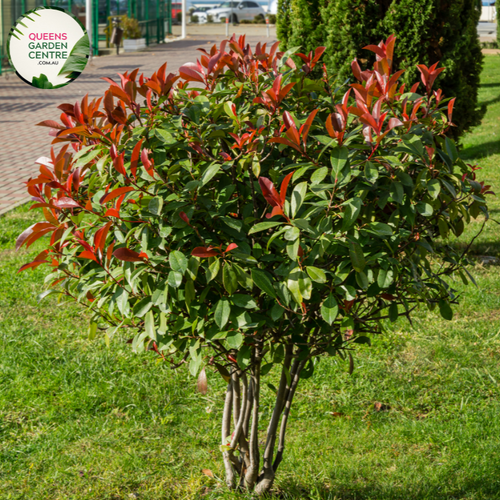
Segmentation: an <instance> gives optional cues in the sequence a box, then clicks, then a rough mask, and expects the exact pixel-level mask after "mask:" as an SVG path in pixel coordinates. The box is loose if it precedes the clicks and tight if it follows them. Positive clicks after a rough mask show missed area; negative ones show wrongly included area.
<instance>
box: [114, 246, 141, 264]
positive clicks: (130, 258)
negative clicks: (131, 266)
mask: <svg viewBox="0 0 500 500" xmlns="http://www.w3.org/2000/svg"><path fill="white" fill-rule="evenodd" d="M113 255H114V256H115V257H116V258H117V259H118V260H123V261H125V262H142V261H143V260H142V258H141V257H139V254H138V253H137V252H134V250H130V248H117V249H116V250H115V251H114V252H113Z"/></svg>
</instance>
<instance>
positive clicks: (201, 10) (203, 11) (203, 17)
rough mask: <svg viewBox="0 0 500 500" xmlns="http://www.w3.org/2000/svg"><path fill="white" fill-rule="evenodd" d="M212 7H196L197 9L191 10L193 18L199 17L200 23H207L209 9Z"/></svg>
mask: <svg viewBox="0 0 500 500" xmlns="http://www.w3.org/2000/svg"><path fill="white" fill-rule="evenodd" d="M211 8H212V7H196V9H195V10H193V12H191V19H193V18H194V17H197V18H198V23H199V24H203V23H206V22H207V21H208V18H207V11H208V10H210V9H211Z"/></svg>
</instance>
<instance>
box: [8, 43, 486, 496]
mask: <svg viewBox="0 0 500 500" xmlns="http://www.w3.org/2000/svg"><path fill="white" fill-rule="evenodd" d="M394 44H395V38H394V37H393V36H391V37H390V38H389V39H388V40H387V41H386V42H385V43H382V42H381V43H380V44H379V45H378V46H375V45H371V46H369V47H367V49H369V50H371V51H373V52H374V53H375V54H376V62H375V64H374V66H373V69H371V70H365V71H361V69H360V68H359V66H358V64H357V62H356V61H355V62H354V63H353V66H352V69H353V74H354V77H355V78H356V79H357V83H354V84H352V85H350V87H349V88H341V89H333V88H332V87H331V86H330V82H331V80H332V79H331V78H330V77H329V75H328V74H327V73H326V71H324V73H323V78H322V79H312V78H311V75H312V74H313V73H314V68H315V66H317V65H318V64H320V62H319V61H320V58H321V55H322V53H323V51H324V48H322V47H320V48H318V49H316V50H315V51H314V52H312V53H310V54H308V55H307V54H297V55H298V57H299V58H300V59H301V60H302V62H303V65H302V66H301V67H300V68H297V67H296V66H295V64H294V62H293V60H292V59H291V57H290V56H291V55H292V52H286V53H282V52H279V51H278V44H274V45H272V46H271V47H268V46H267V45H266V44H263V45H262V44H258V45H257V46H256V47H255V50H252V49H251V48H250V46H249V45H247V44H246V43H245V38H244V37H240V38H239V39H236V38H235V37H234V36H233V38H231V39H230V40H226V41H223V42H222V43H221V45H220V47H217V46H215V45H214V46H213V47H212V48H211V49H210V51H205V50H204V49H200V50H201V57H200V59H199V61H198V62H196V63H188V64H185V65H184V66H182V67H181V68H180V70H179V71H178V73H176V74H169V75H167V74H166V64H164V65H163V66H162V67H161V68H160V69H159V70H158V71H157V72H156V73H154V74H153V75H152V76H151V78H146V77H144V76H143V75H139V74H138V70H135V71H132V72H131V73H124V74H123V75H119V76H120V78H119V80H117V81H116V82H115V81H113V80H110V79H107V80H108V82H109V83H110V87H109V90H107V91H106V92H105V94H104V97H103V98H101V99H97V100H92V101H89V99H88V98H87V97H84V98H83V100H82V101H81V103H78V102H77V103H75V104H74V105H73V104H63V105H61V106H60V109H61V110H62V114H61V123H58V122H55V121H45V122H42V123H40V124H39V125H42V126H47V127H50V129H51V132H50V133H51V135H52V136H54V140H53V143H54V144H59V143H66V144H64V145H63V147H62V148H61V149H60V150H59V152H58V153H56V152H54V150H52V153H51V157H50V158H40V159H39V160H38V163H39V164H40V175H39V176H38V177H37V178H33V179H30V180H29V181H28V182H27V185H28V191H29V193H30V194H31V195H32V196H33V199H34V200H35V204H34V205H33V207H32V208H33V209H41V212H43V215H44V221H43V222H39V223H37V224H35V225H33V226H32V227H30V228H28V229H27V230H26V231H24V232H23V233H22V234H21V236H20V237H19V239H18V242H17V246H18V248H19V247H20V246H22V245H26V246H27V247H29V246H30V245H32V244H33V243H34V242H35V241H36V240H38V239H40V238H41V237H43V236H45V235H46V236H47V237H50V238H46V239H44V240H43V241H44V242H46V248H45V250H43V251H42V252H41V253H40V254H39V255H38V256H37V257H36V258H35V260H34V261H32V262H30V263H28V264H26V265H24V266H23V267H22V268H21V270H24V269H27V268H33V267H37V266H39V265H40V264H42V263H48V264H49V265H50V266H51V267H52V272H51V273H50V274H49V275H48V276H47V279H46V283H47V284H48V289H47V291H45V292H44V293H43V294H42V296H43V295H48V294H51V293H57V294H60V295H61V297H62V298H64V297H66V298H67V299H68V300H74V301H77V302H79V303H81V304H82V305H84V306H86V307H87V308H88V310H89V312H90V314H91V318H92V319H91V324H90V330H89V333H90V337H91V338H92V337H94V336H95V335H96V334H97V332H98V331H99V332H104V335H105V338H106V341H107V342H108V343H109V341H110V340H111V339H112V337H113V336H114V335H115V334H116V332H117V331H120V330H121V331H125V332H126V333H127V337H126V338H129V339H130V337H133V340H132V347H133V348H134V349H135V350H136V351H142V350H144V349H152V350H154V351H155V352H156V355H158V356H161V358H163V359H164V360H165V362H168V363H171V364H172V365H174V366H175V367H179V366H181V365H183V364H187V365H188V367H189V370H190V372H191V373H192V374H193V375H195V376H198V387H199V389H200V390H201V391H202V392H204V391H206V389H207V378H206V370H207V369H211V370H214V371H217V372H218V373H219V374H220V376H222V377H223V378H224V379H225V380H226V382H227V384H228V385H227V393H226V398H225V406H224V412H223V419H222V444H221V450H222V452H223V459H224V465H225V471H226V481H227V484H228V486H229V487H230V488H236V487H242V488H247V489H248V490H254V491H255V492H256V493H259V494H260V493H264V492H266V491H268V490H269V489H270V488H271V486H272V484H273V480H274V477H275V473H276V470H277V468H278V466H279V464H280V462H281V461H282V458H283V452H284V447H285V434H286V429H287V422H288V419H289V415H290V408H291V404H292V401H293V397H294V394H295V392H296V390H297V386H298V383H299V381H300V380H301V379H304V378H307V377H310V376H311V375H312V374H313V372H314V367H315V365H316V364H317V363H318V362H319V360H320V356H321V355H324V354H327V355H330V356H336V355H338V356H340V357H341V358H342V359H346V358H347V359H349V366H350V369H352V356H351V352H352V350H353V348H354V347H355V345H356V344H369V343H370V335H372V334H378V333H381V332H382V331H383V329H384V324H385V323H386V321H385V320H386V319H389V320H390V321H395V320H396V319H397V318H398V317H399V316H405V317H407V318H408V319H411V316H412V314H413V313H414V312H415V311H416V310H417V308H418V307H419V305H422V306H424V307H427V308H429V309H430V310H433V309H436V310H438V311H439V312H440V313H441V315H442V316H443V317H444V318H446V319H451V317H452V309H451V306H450V304H452V303H455V302H456V299H457V297H456V295H455V292H454V290H453V287H452V285H451V281H450V280H451V279H453V278H455V277H460V278H461V279H462V280H463V281H464V282H466V283H467V282H468V281H469V280H472V278H471V277H470V275H469V274H468V271H467V269H466V268H465V265H466V261H465V258H466V250H467V248H468V247H466V250H465V251H463V250H462V251H459V250H457V247H456V246H453V245H452V244H451V241H452V240H453V238H454V237H457V236H460V235H461V233H462V232H463V230H464V227H465V225H467V224H468V223H470V221H471V217H472V218H473V217H477V216H478V215H479V214H480V213H481V212H484V213H487V211H486V210H487V209H486V203H485V195H486V194H487V193H488V192H489V191H488V186H484V185H483V183H480V182H478V181H476V180H475V172H474V170H475V167H473V166H471V165H467V164H465V163H464V162H463V161H462V160H461V159H460V157H459V154H458V152H457V149H456V147H455V144H454V143H453V141H452V140H450V139H449V138H448V137H447V136H446V135H445V133H446V131H447V130H448V128H449V127H451V126H453V123H452V113H453V105H454V100H447V99H445V98H444V96H443V95H442V92H441V91H440V90H433V82H434V80H435V78H436V76H437V75H438V74H439V72H440V71H441V70H442V68H437V66H436V65H434V66H432V67H430V68H427V67H425V66H423V65H420V66H419V67H418V69H419V71H420V74H421V80H422V83H423V87H424V88H425V92H424V93H423V94H422V95H420V94H417V93H416V87H414V88H413V89H406V88H405V86H404V85H400V84H399V83H398V79H399V78H400V77H401V75H402V71H398V72H396V73H393V72H392V60H393V51H394ZM273 366H277V367H278V369H279V370H280V371H281V378H280V383H279V386H278V388H277V390H276V400H275V405H274V411H273V413H272V415H271V418H270V421H269V422H268V425H267V431H266V434H265V441H264V442H265V445H264V447H263V449H262V450H260V449H259V437H258V429H259V426H260V427H261V428H262V424H261V423H259V395H260V388H261V386H262V383H263V381H262V379H263V378H264V377H265V376H266V374H268V372H269V371H270V370H271V368H272V367H273ZM237 451H238V452H239V453H237Z"/></svg>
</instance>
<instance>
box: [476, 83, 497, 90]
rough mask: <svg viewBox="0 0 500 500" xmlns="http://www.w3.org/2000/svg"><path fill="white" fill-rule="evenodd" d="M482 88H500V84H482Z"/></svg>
mask: <svg viewBox="0 0 500 500" xmlns="http://www.w3.org/2000/svg"><path fill="white" fill-rule="evenodd" d="M479 87H480V88H488V89H492V88H494V87H500V82H497V83H481V85H480V86H479Z"/></svg>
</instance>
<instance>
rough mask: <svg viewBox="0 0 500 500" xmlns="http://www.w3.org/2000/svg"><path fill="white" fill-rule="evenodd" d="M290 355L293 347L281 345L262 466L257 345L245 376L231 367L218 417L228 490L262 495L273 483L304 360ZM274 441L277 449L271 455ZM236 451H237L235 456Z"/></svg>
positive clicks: (281, 454) (258, 352) (259, 360)
mask: <svg viewBox="0 0 500 500" xmlns="http://www.w3.org/2000/svg"><path fill="white" fill-rule="evenodd" d="M293 358H294V355H293V346H292V345H291V344H290V345H287V346H286V348H285V359H284V361H283V365H282V371H281V379H280V384H279V388H278V391H277V394H276V400H275V404H274V410H273V413H272V416H271V420H270V422H269V425H268V427H267V432H266V444H265V447H264V453H263V463H262V465H261V463H260V450H259V398H260V367H261V361H262V357H261V353H260V350H259V348H258V347H255V348H254V352H253V354H252V364H251V368H250V370H249V373H248V375H249V377H247V373H245V372H244V371H242V370H240V369H238V368H233V371H232V373H231V379H230V380H229V383H228V386H227V390H226V398H225V404H224V412H223V417H222V445H223V446H225V447H228V448H226V449H225V451H224V452H223V457H224V467H225V471H226V484H227V486H228V487H229V488H230V489H236V488H239V489H246V490H249V491H254V492H255V493H256V494H258V495H262V494H264V493H266V492H268V491H269V490H270V489H271V487H272V485H273V482H274V477H275V474H276V471H277V469H278V467H279V465H280V463H281V461H282V459H283V452H284V449H285V435H286V427H287V423H288V418H289V415H290V408H291V405H292V401H293V397H294V395H295V391H296V389H297V385H298V383H299V380H300V372H301V370H302V368H303V367H304V365H305V363H306V361H299V360H298V359H295V360H294V359H293ZM292 361H293V363H292ZM231 420H232V422H233V426H232V431H231ZM276 442H277V443H278V449H277V453H276V456H275V453H274V452H275V447H276ZM236 451H238V452H239V453H238V454H237V455H238V456H236V453H235V452H236ZM273 458H274V462H273Z"/></svg>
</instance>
